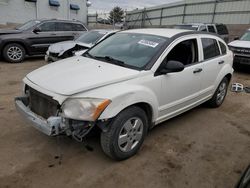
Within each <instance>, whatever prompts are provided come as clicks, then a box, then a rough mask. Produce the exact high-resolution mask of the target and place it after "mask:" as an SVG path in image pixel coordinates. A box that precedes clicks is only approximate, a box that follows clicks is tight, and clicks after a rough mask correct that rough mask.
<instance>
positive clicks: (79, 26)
mask: <svg viewBox="0 0 250 188" xmlns="http://www.w3.org/2000/svg"><path fill="white" fill-rule="evenodd" d="M73 30H74V31H86V29H85V28H84V27H83V25H81V24H73Z"/></svg>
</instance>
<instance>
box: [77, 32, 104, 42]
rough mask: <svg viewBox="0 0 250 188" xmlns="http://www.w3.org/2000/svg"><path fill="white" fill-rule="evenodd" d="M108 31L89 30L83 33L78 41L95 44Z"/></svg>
mask: <svg viewBox="0 0 250 188" xmlns="http://www.w3.org/2000/svg"><path fill="white" fill-rule="evenodd" d="M106 33H107V32H105V31H89V32H87V33H84V34H83V35H81V36H80V37H79V38H78V39H76V40H77V41H80V42H83V43H86V44H94V43H96V42H98V40H100V39H101V38H102V37H103V36H104V35H105V34H106Z"/></svg>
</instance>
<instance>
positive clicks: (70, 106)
mask: <svg viewBox="0 0 250 188" xmlns="http://www.w3.org/2000/svg"><path fill="white" fill-rule="evenodd" d="M232 63H233V54H232V52H231V51H230V50H229V49H228V47H227V45H226V44H225V42H224V41H223V40H222V39H221V38H219V37H217V36H215V35H213V34H201V33H197V32H193V31H186V30H177V29H137V30H127V31H122V32H119V33H116V34H114V35H113V36H111V37H109V38H107V39H106V40H104V41H102V42H100V43H98V44H97V45H96V46H94V47H93V48H92V49H90V50H88V51H87V52H85V53H84V54H83V56H75V57H72V58H68V59H65V60H61V61H59V62H55V63H52V64H49V65H46V66H44V67H41V68H39V69H37V70H35V71H33V72H31V73H29V74H28V75H27V76H26V77H25V78H24V80H23V81H24V83H25V87H24V95H23V96H22V97H17V98H16V99H15V104H16V108H17V110H18V111H19V112H20V114H22V115H23V117H24V118H25V119H26V120H28V121H29V122H30V123H31V125H33V126H34V127H35V128H37V129H38V130H40V131H41V132H43V133H45V134H47V135H49V136H56V135H60V134H66V135H68V136H72V137H73V138H75V139H76V140H78V141H82V140H83V138H84V137H85V136H86V135H87V134H88V133H89V132H90V131H91V130H92V129H93V128H94V127H98V128H100V130H101V139H100V140H101V146H102V149H103V151H104V152H105V153H106V154H107V155H108V156H110V157H112V158H114V159H116V160H123V159H127V158H129V157H131V156H133V155H134V154H136V152H137V151H138V150H139V148H140V147H141V145H142V143H143V140H144V138H145V136H146V134H147V132H148V130H149V129H150V128H152V127H154V126H155V125H158V124H159V123H161V122H163V121H166V120H168V119H170V118H172V117H174V116H177V115H179V114H181V113H183V112H185V111H187V110H189V109H191V108H194V107H196V106H198V105H200V104H202V103H204V102H207V103H209V104H210V105H211V106H212V107H219V106H220V105H221V104H222V103H223V101H224V99H225V97H226V94H227V88H228V84H229V82H230V79H231V77H232V74H233V69H232Z"/></svg>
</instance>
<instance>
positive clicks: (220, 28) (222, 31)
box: [216, 24, 228, 35]
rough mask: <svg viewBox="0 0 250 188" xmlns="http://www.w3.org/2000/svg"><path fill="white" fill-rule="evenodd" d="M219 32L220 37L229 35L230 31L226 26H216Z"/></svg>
mask: <svg viewBox="0 0 250 188" xmlns="http://www.w3.org/2000/svg"><path fill="white" fill-rule="evenodd" d="M216 28H217V31H218V34H219V35H228V30H227V27H226V26H225V25H222V24H220V25H216Z"/></svg>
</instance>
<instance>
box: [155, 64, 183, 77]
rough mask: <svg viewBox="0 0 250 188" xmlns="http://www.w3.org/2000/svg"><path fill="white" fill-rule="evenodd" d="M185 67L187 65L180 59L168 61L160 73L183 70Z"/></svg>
mask: <svg viewBox="0 0 250 188" xmlns="http://www.w3.org/2000/svg"><path fill="white" fill-rule="evenodd" d="M184 68H185V66H184V65H183V63H181V62H179V61H168V62H166V63H165V64H164V66H163V67H162V68H161V70H160V73H161V74H167V73H171V72H181V71H183V70H184Z"/></svg>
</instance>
